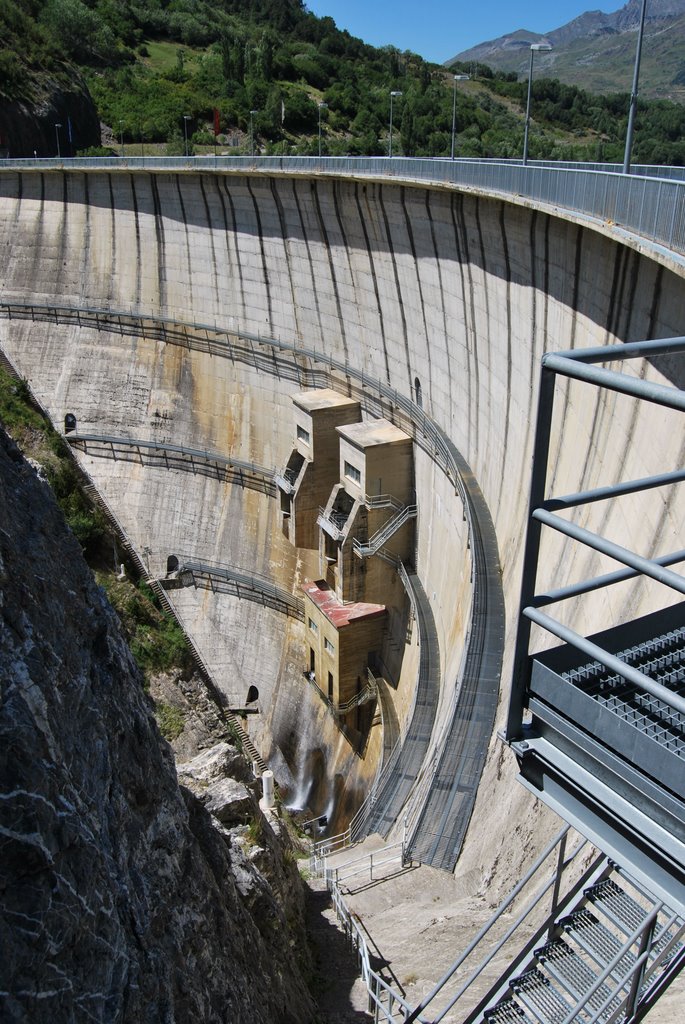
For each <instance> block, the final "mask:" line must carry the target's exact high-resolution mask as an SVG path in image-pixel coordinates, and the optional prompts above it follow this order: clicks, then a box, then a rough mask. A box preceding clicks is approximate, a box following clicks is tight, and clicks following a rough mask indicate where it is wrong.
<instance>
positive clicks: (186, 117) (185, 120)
mask: <svg viewBox="0 0 685 1024" xmlns="http://www.w3.org/2000/svg"><path fill="white" fill-rule="evenodd" d="M188 121H190V114H184V115H183V138H184V139H185V143H186V156H188Z"/></svg>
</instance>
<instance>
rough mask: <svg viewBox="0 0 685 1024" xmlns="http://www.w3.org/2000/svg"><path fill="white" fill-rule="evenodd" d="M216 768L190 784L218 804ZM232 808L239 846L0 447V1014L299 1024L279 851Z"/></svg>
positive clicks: (65, 545)
mask: <svg viewBox="0 0 685 1024" xmlns="http://www.w3.org/2000/svg"><path fill="white" fill-rule="evenodd" d="M229 755H230V752H227V751H226V750H222V751H221V752H218V753H217V754H216V756H215V757H214V758H213V760H212V758H210V759H209V760H210V761H211V763H212V765H214V767H213V768H212V767H210V768H208V767H207V766H206V765H204V767H203V766H200V767H199V768H198V767H195V768H194V769H191V770H189V774H188V780H189V782H191V781H192V782H193V785H194V786H195V787H196V788H197V789H198V791H199V792H202V791H203V789H208V790H211V789H212V788H213V790H214V792H213V799H214V803H215V805H216V806H217V807H222V806H226V803H227V800H226V799H225V798H224V799H223V801H222V799H221V798H220V795H217V793H216V788H217V787H216V779H215V778H214V776H213V774H212V773H213V772H214V773H216V771H217V768H216V765H217V763H219V762H221V761H222V759H223V761H225V760H226V759H227V758H228V760H231V759H232V755H230V756H229ZM203 772H204V774H203ZM208 772H209V775H207V773H208ZM236 785H238V784H237V783H236ZM241 798H242V804H241V809H240V812H239V813H240V815H243V816H245V815H247V816H248V817H250V818H252V819H253V820H257V824H258V829H257V831H258V833H259V838H258V841H257V845H255V844H254V841H253V846H252V848H250V847H249V846H246V844H245V843H244V842H243V843H241V842H240V841H239V839H238V838H237V835H238V834H239V832H240V830H238V832H236V829H231V828H230V827H229V826H230V825H231V824H232V822H231V821H227V820H226V818H225V819H224V823H223V824H219V822H217V821H216V819H215V818H213V817H212V816H210V814H209V813H208V811H207V809H206V808H205V807H204V806H203V804H202V802H201V801H200V800H198V799H197V798H196V797H195V796H193V795H192V794H191V793H190V791H189V790H187V789H186V790H181V789H180V788H179V785H178V782H177V777H176V772H175V769H174V764H173V759H172V756H171V753H170V750H169V748H168V747H167V745H166V744H165V743H164V741H163V740H162V739H161V738H160V735H159V733H158V730H157V728H156V725H155V723H154V720H153V718H152V715H151V713H150V710H149V705H148V701H147V698H146V696H145V694H144V692H143V689H142V686H141V680H140V677H139V674H138V672H137V669H136V667H135V665H134V663H133V660H132V658H131V655H130V653H129V651H128V649H127V647H126V645H125V643H124V641H123V639H122V637H121V634H120V631H119V627H118V621H117V620H116V617H115V616H114V613H113V612H112V611H111V609H110V608H109V606H108V605H107V603H106V601H105V598H104V596H103V594H102V592H101V591H100V590H99V588H98V587H97V586H96V585H95V583H94V580H93V578H92V576H91V574H90V572H89V570H88V569H87V567H86V566H85V564H84V563H83V561H82V558H81V553H80V550H79V547H78V544H77V543H76V541H75V539H74V538H73V536H72V535H71V534H70V533H69V531H68V530H67V528H66V527H65V525H64V523H63V520H62V518H61V514H60V513H59V511H58V509H57V507H56V505H55V503H54V501H53V498H52V495H51V492H50V491H49V489H48V487H47V485H46V484H43V483H41V482H40V481H39V480H38V478H37V477H36V475H35V473H34V471H33V470H32V469H31V468H30V467H29V465H28V464H27V463H26V462H25V460H24V459H23V457H22V456H21V455H20V454H19V452H18V450H17V449H16V447H15V446H14V445H13V443H12V442H11V441H9V440H8V438H7V437H6V435H5V434H4V433H2V432H1V431H0V1018H2V1020H5V1021H31V1022H32V1024H42V1022H45V1024H48V1022H50V1024H55V1022H58V1024H59V1022H61V1021H86V1020H88V1021H101V1022H103V1024H104V1022H107V1024H110V1022H113V1021H117V1022H136V1024H139V1022H142V1021H145V1022H157V1021H159V1022H162V1021H163V1022H174V1021H178V1022H179V1024H180V1022H186V1021H198V1022H200V1021H203V1022H204V1021H206V1022H209V1021H217V1022H219V1021H221V1022H224V1021H236V1022H237V1021H241V1022H250V1024H261V1022H264V1024H266V1022H288V1024H290V1022H293V1024H294V1022H298V1024H302V1022H306V1021H308V1020H311V1018H312V1007H311V1002H310V998H309V996H308V994H307V991H306V988H305V985H304V982H303V980H302V974H301V971H300V960H301V957H300V956H299V955H298V950H297V944H296V942H295V939H294V937H293V932H292V931H291V930H290V929H289V927H288V924H289V921H291V920H292V918H293V916H295V917H297V912H296V911H293V909H292V906H293V905H292V903H291V905H290V906H289V907H286V910H284V904H283V903H282V902H279V901H278V899H276V898H275V894H274V891H273V889H272V888H271V887H270V886H269V884H268V883H267V881H266V878H265V875H264V870H265V865H266V864H267V863H270V864H271V865H272V866H273V864H274V862H275V861H276V860H277V855H276V852H275V851H276V847H277V845H278V844H277V840H276V837H275V836H274V835H273V833H272V832H271V829H270V826H269V824H268V823H267V822H266V821H265V820H264V819H263V818H261V817H260V818H258V819H255V815H258V814H259V812H258V811H257V809H256V806H255V805H254V796H253V795H252V794H251V793H250V787H249V784H245V783H243V785H242V789H241ZM228 802H229V803H230V800H229V801H228ZM229 817H230V815H229ZM233 824H234V823H233ZM267 833H268V841H264V836H265V835H267ZM260 868H261V869H262V870H260ZM277 881H278V884H277V888H280V889H283V890H286V889H287V890H289V891H290V892H291V893H292V890H293V889H294V888H296V886H295V885H294V880H293V878H292V876H290V875H289V874H288V864H287V858H286V862H285V863H284V864H281V866H280V867H279V869H278V873H277ZM296 923H297V922H296Z"/></svg>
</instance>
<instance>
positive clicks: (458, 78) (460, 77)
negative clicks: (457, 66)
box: [454, 75, 471, 82]
mask: <svg viewBox="0 0 685 1024" xmlns="http://www.w3.org/2000/svg"><path fill="white" fill-rule="evenodd" d="M470 79H471V75H454V81H455V82H468V81H470Z"/></svg>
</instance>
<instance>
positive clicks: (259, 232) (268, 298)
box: [245, 178, 274, 330]
mask: <svg viewBox="0 0 685 1024" xmlns="http://www.w3.org/2000/svg"><path fill="white" fill-rule="evenodd" d="M245 184H246V185H247V191H248V192H249V193H250V199H251V200H252V205H253V207H254V215H255V220H256V221H257V238H258V239H259V252H260V254H261V257H262V273H263V275H264V291H265V292H266V306H267V315H268V324H269V329H270V330H273V319H274V318H273V307H272V305H271V287H270V285H269V268H268V265H267V261H266V252H265V250H264V236H263V234H262V218H261V217H260V215H259V203H258V202H257V199H256V198H255V194H254V192H253V191H252V183H251V181H250V179H249V178H245Z"/></svg>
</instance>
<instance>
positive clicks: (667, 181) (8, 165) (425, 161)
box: [0, 155, 685, 257]
mask: <svg viewBox="0 0 685 1024" xmlns="http://www.w3.org/2000/svg"><path fill="white" fill-rule="evenodd" d="M55 170H58V171H107V172H112V171H114V172H116V171H126V172H130V171H140V170H143V171H148V172H149V171H160V172H164V173H170V172H179V173H188V172H193V173H223V174H250V175H253V174H254V175H259V174H268V175H278V174H284V175H298V174H301V175H304V176H312V175H313V176H316V177H326V176H331V177H334V178H353V179H357V178H363V179H372V180H374V179H375V180H380V181H383V180H388V179H391V180H393V181H397V182H408V183H418V184H424V185H429V186H430V185H434V186H453V187H455V188H465V189H474V190H477V191H478V192H482V193H485V194H492V195H500V196H507V197H508V198H509V200H510V201H512V202H519V203H527V202H533V203H540V204H542V205H544V206H546V207H550V208H552V209H554V212H555V213H556V214H557V215H559V216H563V215H564V214H565V213H566V214H573V215H576V216H580V217H582V218H587V219H589V220H590V221H591V222H594V223H595V225H596V226H599V225H602V226H603V227H605V228H608V229H611V230H613V229H616V228H618V229H620V230H621V231H625V232H627V233H629V234H632V235H635V236H637V237H638V238H641V239H643V240H645V241H648V242H651V243H653V244H655V245H657V246H661V247H664V248H665V249H667V250H669V255H670V256H671V257H673V255H674V254H677V256H681V257H685V202H684V199H685V171H683V169H682V168H672V167H663V168H662V167H640V166H638V167H633V168H632V172H631V173H630V174H623V173H621V170H620V168H619V167H618V166H617V165H613V164H579V163H561V162H559V163H551V162H545V161H540V162H537V163H536V162H529V163H527V164H526V165H525V166H524V165H523V164H522V163H520V162H519V161H514V160H471V159H460V160H446V159H441V158H433V159H429V158H409V157H392V158H389V157H297V156H279V157H249V156H242V157H241V156H224V155H222V156H199V157H151V156H144V155H142V156H139V157H132V156H127V157H124V158H122V157H114V156H113V157H83V158H82V157H77V158H72V159H62V160H57V159H22V160H0V174H2V172H8V171H9V172H19V171H55Z"/></svg>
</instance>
